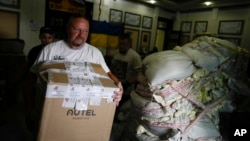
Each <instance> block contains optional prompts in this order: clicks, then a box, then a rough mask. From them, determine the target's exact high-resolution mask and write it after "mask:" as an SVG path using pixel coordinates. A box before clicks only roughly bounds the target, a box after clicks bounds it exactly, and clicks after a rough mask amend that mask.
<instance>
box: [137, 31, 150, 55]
mask: <svg viewBox="0 0 250 141" xmlns="http://www.w3.org/2000/svg"><path fill="white" fill-rule="evenodd" d="M150 40H151V32H149V31H141V42H140V50H139V52H143V53H145V54H147V53H148V52H149V48H150Z"/></svg>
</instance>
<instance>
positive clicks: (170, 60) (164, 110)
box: [131, 37, 238, 141]
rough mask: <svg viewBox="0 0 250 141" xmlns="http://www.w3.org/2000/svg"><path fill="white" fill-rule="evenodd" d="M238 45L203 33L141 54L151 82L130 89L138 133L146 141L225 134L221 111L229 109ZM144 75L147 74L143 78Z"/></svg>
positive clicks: (174, 140)
mask: <svg viewBox="0 0 250 141" xmlns="http://www.w3.org/2000/svg"><path fill="white" fill-rule="evenodd" d="M237 51H238V49H237V47H236V46H235V45H233V44H232V43H230V42H228V41H223V40H221V39H216V38H210V37H200V38H197V39H196V40H194V41H193V42H191V43H188V44H186V45H184V46H183V47H180V51H163V52H158V53H154V54H152V55H149V56H147V57H146V58H145V59H144V60H143V64H144V66H145V77H146V78H147V79H148V80H149V85H148V86H145V84H140V83H139V84H138V85H137V88H136V89H135V91H133V92H132V93H131V106H132V108H131V109H132V112H131V113H132V115H134V116H133V121H134V122H135V123H136V127H135V125H133V128H136V129H134V132H136V133H135V135H134V136H135V137H136V138H137V139H138V140H143V141H152V140H154V141H165V140H166V141H170V140H173V141H178V140H182V141H183V140H184V141H193V140H209V139H211V140H222V138H221V135H220V132H219V129H218V122H219V116H218V113H219V112H221V111H224V112H225V111H226V112H231V111H232V110H233V109H234V107H233V106H232V104H231V100H230V99H228V97H230V94H231V93H230V89H229V87H228V85H227V81H228V80H229V75H228V74H227V73H228V72H230V70H231V72H233V70H232V68H233V67H234V65H235V64H234V63H233V62H234V55H235V54H236V53H237ZM143 80H145V79H143Z"/></svg>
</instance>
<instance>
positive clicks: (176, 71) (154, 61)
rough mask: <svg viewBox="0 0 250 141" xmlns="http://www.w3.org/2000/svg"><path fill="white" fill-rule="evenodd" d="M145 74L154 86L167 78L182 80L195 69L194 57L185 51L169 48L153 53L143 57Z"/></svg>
mask: <svg viewBox="0 0 250 141" xmlns="http://www.w3.org/2000/svg"><path fill="white" fill-rule="evenodd" d="M142 63H143V65H144V66H145V75H146V77H147V78H148V81H149V82H150V84H151V85H152V86H154V85H157V84H160V83H162V82H164V81H165V80H180V79H184V78H186V77H188V76H190V75H191V74H192V73H193V71H194V66H193V64H192V59H191V58H190V57H189V56H188V55H186V54H185V53H183V52H179V51H173V50H167V51H160V52H157V53H154V54H151V55H149V56H147V57H146V58H144V59H143V62H142Z"/></svg>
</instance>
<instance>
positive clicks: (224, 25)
mask: <svg viewBox="0 0 250 141" xmlns="http://www.w3.org/2000/svg"><path fill="white" fill-rule="evenodd" d="M243 27H244V20H221V21H219V28H218V34H230V35H241V34H242V31H243Z"/></svg>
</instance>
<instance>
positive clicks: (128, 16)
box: [124, 12, 141, 27]
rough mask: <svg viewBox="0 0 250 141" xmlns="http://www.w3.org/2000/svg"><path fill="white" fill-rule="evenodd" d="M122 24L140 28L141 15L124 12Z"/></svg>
mask: <svg viewBox="0 0 250 141" xmlns="http://www.w3.org/2000/svg"><path fill="white" fill-rule="evenodd" d="M124 23H125V25H128V26H134V27H140V25H141V15H139V14H134V13H130V12H125V16H124Z"/></svg>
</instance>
